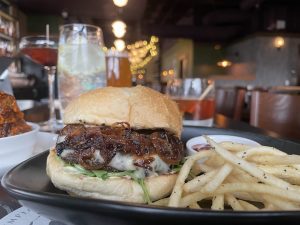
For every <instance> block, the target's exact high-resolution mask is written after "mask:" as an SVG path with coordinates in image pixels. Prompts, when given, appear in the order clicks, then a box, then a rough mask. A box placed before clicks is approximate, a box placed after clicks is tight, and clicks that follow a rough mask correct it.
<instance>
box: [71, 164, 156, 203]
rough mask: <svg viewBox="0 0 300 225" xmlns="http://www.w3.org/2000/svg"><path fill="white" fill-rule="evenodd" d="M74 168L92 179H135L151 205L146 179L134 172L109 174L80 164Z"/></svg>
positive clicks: (74, 165)
mask: <svg viewBox="0 0 300 225" xmlns="http://www.w3.org/2000/svg"><path fill="white" fill-rule="evenodd" d="M72 166H73V167H74V168H75V169H76V170H77V171H78V172H80V173H81V174H84V175H86V176H90V177H98V178H100V179H102V180H107V179H108V178H109V177H124V176H129V177H130V178H131V179H133V180H134V181H135V182H137V183H138V184H139V185H140V186H141V188H142V190H143V193H144V200H145V201H146V202H147V203H148V204H150V203H151V199H150V194H149V191H148V188H147V187H146V185H145V181H144V179H141V178H137V176H136V175H135V171H134V170H127V171H122V172H107V171H105V170H87V169H85V168H83V167H82V166H80V165H78V164H73V165H72Z"/></svg>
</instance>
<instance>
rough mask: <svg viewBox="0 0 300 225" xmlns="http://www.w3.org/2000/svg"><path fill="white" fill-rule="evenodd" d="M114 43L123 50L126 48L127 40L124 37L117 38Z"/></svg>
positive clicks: (119, 49) (118, 48)
mask: <svg viewBox="0 0 300 225" xmlns="http://www.w3.org/2000/svg"><path fill="white" fill-rule="evenodd" d="M114 45H115V46H116V49H117V50H118V51H120V52H121V51H123V50H124V49H125V46H126V45H125V42H124V41H123V40H122V39H117V40H115V41H114Z"/></svg>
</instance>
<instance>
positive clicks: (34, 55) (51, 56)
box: [21, 47, 57, 66]
mask: <svg viewBox="0 0 300 225" xmlns="http://www.w3.org/2000/svg"><path fill="white" fill-rule="evenodd" d="M21 52H22V53H23V54H25V55H27V56H28V57H30V58H31V59H32V60H33V61H34V62H36V63H38V64H41V65H43V66H56V64H57V49H56V48H49V47H26V48H23V49H21Z"/></svg>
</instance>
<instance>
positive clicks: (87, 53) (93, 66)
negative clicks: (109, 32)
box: [57, 24, 106, 110]
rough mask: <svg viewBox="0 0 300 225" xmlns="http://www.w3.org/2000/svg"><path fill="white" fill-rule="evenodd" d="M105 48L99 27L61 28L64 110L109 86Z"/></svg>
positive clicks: (60, 83)
mask: <svg viewBox="0 0 300 225" xmlns="http://www.w3.org/2000/svg"><path fill="white" fill-rule="evenodd" d="M103 46H104V45H103V36H102V31H101V29H100V27H97V26H93V25H87V24H67V25H63V26H61V27H60V36H59V46H58V65H57V71H58V91H59V99H60V102H61V106H62V110H63V109H64V108H65V107H66V106H67V105H68V103H69V102H70V101H71V100H72V99H74V98H76V97H77V96H78V95H80V94H81V93H83V92H86V91H89V90H92V89H95V88H101V87H105V86H106V67H105V53H104V51H103Z"/></svg>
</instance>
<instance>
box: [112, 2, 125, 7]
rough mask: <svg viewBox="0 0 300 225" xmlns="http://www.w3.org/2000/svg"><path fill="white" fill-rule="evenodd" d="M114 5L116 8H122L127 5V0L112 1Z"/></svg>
mask: <svg viewBox="0 0 300 225" xmlns="http://www.w3.org/2000/svg"><path fill="white" fill-rule="evenodd" d="M113 2H114V4H115V5H116V6H118V7H124V6H125V5H127V3H128V0H113Z"/></svg>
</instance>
